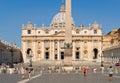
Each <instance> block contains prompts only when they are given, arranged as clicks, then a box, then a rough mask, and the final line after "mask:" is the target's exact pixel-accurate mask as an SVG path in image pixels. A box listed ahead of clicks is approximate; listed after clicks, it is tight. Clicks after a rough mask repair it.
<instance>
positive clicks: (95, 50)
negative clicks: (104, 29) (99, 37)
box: [93, 48, 98, 59]
mask: <svg viewBox="0 0 120 83" xmlns="http://www.w3.org/2000/svg"><path fill="white" fill-rule="evenodd" d="M93 51H94V56H93V59H97V58H98V56H97V55H98V49H97V48H95V49H93Z"/></svg>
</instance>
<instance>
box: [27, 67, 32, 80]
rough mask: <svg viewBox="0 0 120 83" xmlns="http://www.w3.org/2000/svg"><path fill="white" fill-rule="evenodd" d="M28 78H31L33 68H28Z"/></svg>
mask: <svg viewBox="0 0 120 83" xmlns="http://www.w3.org/2000/svg"><path fill="white" fill-rule="evenodd" d="M28 79H29V80H30V79H31V69H28Z"/></svg>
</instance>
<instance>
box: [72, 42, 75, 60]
mask: <svg viewBox="0 0 120 83" xmlns="http://www.w3.org/2000/svg"><path fill="white" fill-rule="evenodd" d="M72 55H73V56H72V57H73V60H75V41H73V53H72Z"/></svg>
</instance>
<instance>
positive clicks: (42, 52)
mask: <svg viewBox="0 0 120 83" xmlns="http://www.w3.org/2000/svg"><path fill="white" fill-rule="evenodd" d="M41 46H42V49H41V54H42V55H41V58H42V59H45V57H44V56H45V53H44V50H45V48H44V40H42V41H41Z"/></svg>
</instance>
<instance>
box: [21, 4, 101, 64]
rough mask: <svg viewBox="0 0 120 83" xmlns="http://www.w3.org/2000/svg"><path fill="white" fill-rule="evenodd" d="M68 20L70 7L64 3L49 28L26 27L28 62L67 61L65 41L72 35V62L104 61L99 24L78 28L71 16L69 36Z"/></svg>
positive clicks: (22, 38)
mask: <svg viewBox="0 0 120 83" xmlns="http://www.w3.org/2000/svg"><path fill="white" fill-rule="evenodd" d="M68 8H69V7H68ZM71 13H72V12H71ZM66 17H67V14H66V6H65V5H64V4H62V6H61V7H60V10H58V13H57V14H56V15H55V16H54V17H53V19H52V21H51V24H50V26H49V27H46V26H45V25H44V24H43V25H42V26H41V27H37V26H36V25H35V24H32V23H30V22H28V24H26V25H22V36H21V41H22V53H23V58H24V62H27V61H28V59H29V58H30V57H31V58H32V60H33V61H63V60H64V59H65V46H66V45H65V40H66V38H68V39H69V34H71V48H72V50H71V53H72V56H71V58H72V61H77V62H79V61H82V60H89V61H94V60H96V61H99V60H100V57H101V56H102V38H103V34H102V26H101V25H99V24H98V23H97V22H93V24H90V25H88V26H87V27H84V26H83V24H80V25H79V26H75V21H74V19H73V17H72V16H71V17H70V19H71V22H70V25H71V32H70V33H69V34H68V35H66V32H67V31H66V30H67V29H66V28H67V26H66ZM67 36H68V37H67Z"/></svg>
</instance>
